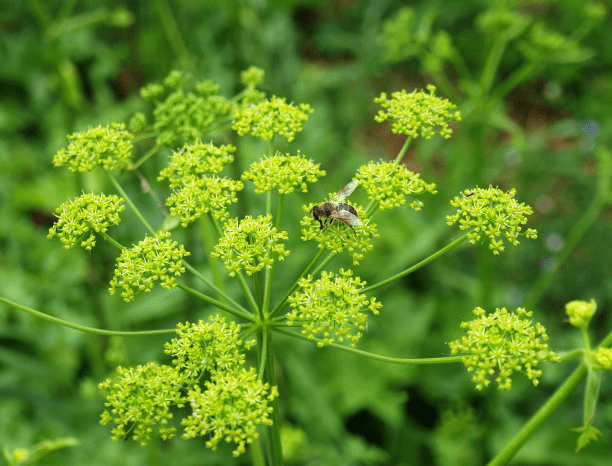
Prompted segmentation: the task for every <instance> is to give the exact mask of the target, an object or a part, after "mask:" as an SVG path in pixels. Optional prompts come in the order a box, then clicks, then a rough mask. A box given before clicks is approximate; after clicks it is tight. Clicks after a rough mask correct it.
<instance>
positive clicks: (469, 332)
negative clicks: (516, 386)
mask: <svg viewBox="0 0 612 466" xmlns="http://www.w3.org/2000/svg"><path fill="white" fill-rule="evenodd" d="M474 314H475V315H476V316H477V318H476V319H474V320H472V321H470V322H462V323H461V328H463V329H465V331H466V335H464V336H463V337H461V338H460V339H458V340H455V341H452V342H450V343H449V347H450V348H451V352H452V354H459V355H461V356H463V363H464V364H465V367H466V368H467V370H468V372H473V374H474V375H473V376H472V381H473V382H474V383H475V384H476V388H477V389H478V390H482V389H483V388H485V387H487V386H489V384H490V383H491V380H492V379H493V380H495V381H496V382H497V385H498V387H499V389H500V390H510V388H511V386H512V378H511V377H512V374H514V373H515V372H522V373H523V374H525V375H526V376H527V378H528V379H529V380H531V381H532V383H533V384H534V385H538V383H539V378H540V377H541V375H542V371H541V370H540V369H538V366H539V364H540V363H541V362H544V361H555V362H558V361H559V358H558V356H557V355H556V354H555V353H554V352H553V351H551V350H550V348H549V347H548V343H546V342H547V341H548V335H547V334H546V329H545V328H544V326H543V325H542V324H540V323H539V322H536V323H535V325H534V322H533V321H532V319H531V317H532V316H533V312H531V311H526V310H525V309H522V308H518V309H517V310H516V311H515V312H508V310H507V309H506V308H501V309H499V308H498V309H496V310H495V312H494V313H493V314H487V311H485V310H484V309H483V308H481V307H477V308H476V309H474Z"/></svg>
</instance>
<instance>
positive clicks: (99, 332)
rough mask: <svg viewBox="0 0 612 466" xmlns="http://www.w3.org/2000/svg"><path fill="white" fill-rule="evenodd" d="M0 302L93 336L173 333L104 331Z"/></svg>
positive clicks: (162, 332) (161, 332) (3, 300)
mask: <svg viewBox="0 0 612 466" xmlns="http://www.w3.org/2000/svg"><path fill="white" fill-rule="evenodd" d="M0 302H3V303H5V304H8V305H9V306H12V307H14V308H16V309H19V310H21V311H24V312H27V313H28V314H30V315H32V316H34V317H38V318H39V319H43V320H46V321H48V322H53V323H55V324H60V325H63V326H64V327H68V328H73V329H75V330H80V331H82V332H87V333H93V334H94V335H108V336H125V337H129V336H140V335H160V334H167V333H174V332H175V329H166V330H140V331H133V332H127V331H121V330H104V329H101V328H94V327H86V326H84V325H79V324H73V323H71V322H68V321H66V320H63V319H60V318H58V317H53V316H50V315H49V314H45V313H44V312H40V311H37V310H35V309H32V308H29V307H26V306H23V305H21V304H18V303H16V302H13V301H10V300H8V299H6V298H3V297H1V296H0Z"/></svg>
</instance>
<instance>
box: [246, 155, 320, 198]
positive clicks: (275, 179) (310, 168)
mask: <svg viewBox="0 0 612 466" xmlns="http://www.w3.org/2000/svg"><path fill="white" fill-rule="evenodd" d="M324 175H325V171H323V170H321V169H320V164H318V163H314V162H313V161H312V160H309V159H307V158H306V157H304V156H303V155H302V154H301V153H300V152H299V151H298V153H297V155H290V154H285V155H283V154H281V153H280V152H277V153H276V154H274V155H273V156H272V157H265V156H264V158H263V159H261V160H259V161H257V162H253V163H252V164H251V166H250V167H249V170H248V171H246V172H245V173H244V174H243V175H242V179H243V180H251V181H253V183H254V184H255V192H256V193H257V194H263V193H265V192H266V191H271V190H273V189H276V190H278V192H279V193H281V194H289V193H292V192H293V191H295V190H296V189H299V190H300V191H302V192H304V193H305V192H307V191H308V186H307V183H315V182H316V181H317V180H318V179H319V177H321V176H324Z"/></svg>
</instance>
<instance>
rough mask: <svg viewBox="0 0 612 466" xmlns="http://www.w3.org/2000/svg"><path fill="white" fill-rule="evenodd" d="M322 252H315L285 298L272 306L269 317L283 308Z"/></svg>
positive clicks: (321, 250) (320, 250)
mask: <svg viewBox="0 0 612 466" xmlns="http://www.w3.org/2000/svg"><path fill="white" fill-rule="evenodd" d="M324 252H325V251H324V250H323V249H319V252H317V254H316V255H315V256H314V258H313V259H312V260H311V261H310V263H309V264H308V265H307V266H306V268H305V269H304V270H303V271H302V273H301V274H300V275H299V276H298V277H297V278H296V279H295V281H294V282H293V284H292V285H291V286H290V287H289V290H287V292H286V293H285V296H283V298H282V299H281V300H280V301H279V302H278V304H276V306H274V309H272V311H270V314H269V317H273V316H274V315H276V313H277V312H278V311H280V310H281V309H282V308H283V306H284V305H285V303H286V302H287V299H288V298H289V296H291V293H293V291H294V290H295V289H296V288H297V286H298V282H299V281H300V279H301V278H302V277H303V276H304V275H306V274H307V273H309V272H310V271H311V270H312V268H313V267H314V266H315V264H316V263H317V261H318V260H319V259H320V257H321V256H322V255H323V253H324Z"/></svg>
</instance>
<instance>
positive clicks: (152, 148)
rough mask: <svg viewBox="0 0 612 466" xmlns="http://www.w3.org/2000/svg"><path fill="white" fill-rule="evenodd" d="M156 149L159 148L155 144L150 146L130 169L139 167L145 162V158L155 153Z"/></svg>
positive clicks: (147, 158)
mask: <svg viewBox="0 0 612 466" xmlns="http://www.w3.org/2000/svg"><path fill="white" fill-rule="evenodd" d="M158 150H159V146H157V145H155V146H153V147H151V148H150V149H149V150H148V151H147V153H146V154H145V155H143V156H142V157H140V159H138V161H137V162H136V163H134V164H133V165H132V170H135V169H137V168H138V167H140V166H141V165H142V164H143V163H145V162H146V161H147V160H149V159H150V158H151V157H153V156H154V155H155V154H156V153H157V151H158Z"/></svg>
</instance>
